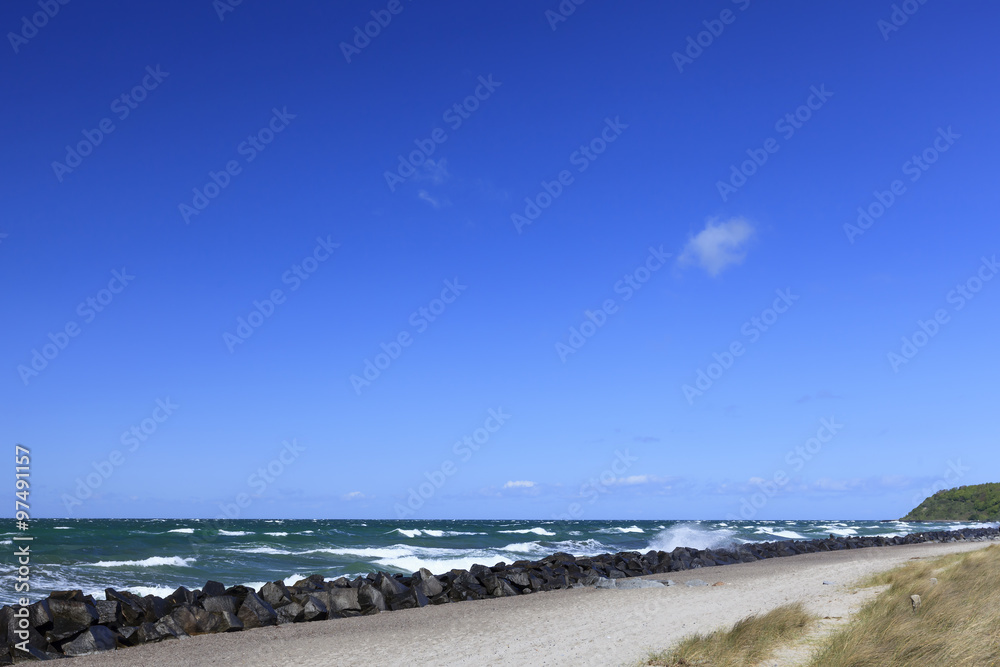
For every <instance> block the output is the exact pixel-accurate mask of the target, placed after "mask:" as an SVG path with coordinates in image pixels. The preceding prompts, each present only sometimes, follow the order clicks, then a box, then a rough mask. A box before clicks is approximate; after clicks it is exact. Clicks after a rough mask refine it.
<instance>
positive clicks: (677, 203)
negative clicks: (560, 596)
mask: <svg viewBox="0 0 1000 667" xmlns="http://www.w3.org/2000/svg"><path fill="white" fill-rule="evenodd" d="M56 4H57V3H54V2H53V3H49V4H46V3H45V2H44V1H43V2H42V3H38V2H27V1H22V0H18V2H13V3H7V4H6V5H5V6H4V8H3V10H2V12H0V26H2V27H3V30H4V32H5V33H6V34H7V42H8V46H7V47H4V48H6V49H7V51H6V53H5V54H4V55H3V56H2V57H0V58H2V68H3V69H2V79H3V82H4V87H5V90H6V99H7V104H5V105H3V109H2V111H0V114H2V116H3V119H4V121H5V122H4V125H5V127H7V128H8V132H7V133H6V139H5V145H4V149H5V158H6V159H5V160H4V178H3V183H4V186H5V187H4V188H3V210H4V215H3V218H2V221H0V234H3V236H2V237H0V278H2V280H3V284H4V285H5V294H6V295H7V304H6V308H5V318H4V326H3V327H2V329H0V330H2V333H0V336H2V340H3V346H2V354H3V364H2V367H3V368H4V369H5V371H4V378H5V379H3V380H2V381H0V397H2V408H0V431H2V432H3V433H4V434H5V438H6V440H7V441H8V443H14V442H19V443H21V444H23V445H25V446H27V447H28V448H29V449H30V450H31V453H32V471H31V474H32V477H31V479H32V484H33V486H32V491H33V495H32V502H33V505H32V510H33V512H34V515H35V516H38V517H41V516H52V517H206V518H208V517H215V516H218V515H220V513H221V511H222V508H225V507H230V508H231V507H233V506H234V504H236V503H237V499H239V500H240V504H239V509H238V510H235V512H236V513H238V515H239V516H241V517H265V518H272V517H287V518H292V517H316V518H353V517H372V518H377V517H383V518H398V517H405V518H416V519H420V518H536V517H537V518H552V517H556V516H571V517H572V518H581V519H599V518H660V519H692V518H694V519H696V518H721V517H733V516H738V515H739V514H740V512H741V508H742V511H743V512H744V514H743V516H744V517H745V518H874V519H882V518H893V517H897V516H901V515H902V514H903V513H905V512H906V511H907V510H909V509H910V508H911V506H913V505H914V504H915V501H919V500H920V499H922V497H923V496H924V495H926V493H925V492H926V491H927V490H929V489H932V488H942V487H946V486H947V487H950V486H954V485H957V484H972V483H978V482H986V481H996V475H995V473H994V471H995V470H996V469H997V464H998V463H1000V448H998V447H997V437H998V435H1000V427H998V426H997V423H996V420H995V419H994V418H993V417H992V415H993V414H994V412H995V406H996V404H997V400H998V398H1000V396H998V389H997V383H996V368H997V367H998V363H1000V352H998V349H997V346H996V342H995V341H996V331H997V323H998V320H997V312H998V304H1000V280H996V281H992V280H990V279H991V278H992V277H993V273H995V272H996V271H997V270H1000V269H997V268H995V266H994V264H993V262H994V261H995V260H994V258H995V257H996V254H997V253H998V252H1000V227H998V225H997V224H996V211H997V210H998V208H1000V206H998V204H1000V188H997V186H996V183H997V176H998V172H997V157H996V156H997V154H998V149H1000V136H998V133H1000V126H998V125H997V123H996V119H995V115H996V105H997V95H996V91H995V87H994V86H993V85H991V83H990V82H992V81H993V80H995V78H996V71H997V64H998V56H997V54H996V49H995V46H994V39H993V34H992V26H993V25H995V23H996V19H997V18H998V16H997V12H998V10H997V8H996V7H995V5H993V4H991V3H987V2H967V3H961V4H946V3H935V2H929V3H926V4H919V3H917V2H913V3H911V4H907V3H904V4H906V7H901V8H900V9H899V10H898V11H896V10H894V6H893V5H892V3H888V2H886V3H863V2H851V3H834V2H826V3H779V4H774V3H768V4H765V3H762V2H758V1H757V0H752V1H750V2H747V1H746V0H740V2H723V1H721V0H720V1H717V2H707V3H699V4H698V5H694V4H693V3H691V4H685V5H684V6H675V5H674V4H672V3H652V2H642V3H626V4H624V5H622V4H618V5H611V4H608V3H601V2H596V1H592V2H585V3H583V4H580V5H578V6H577V5H574V4H572V3H562V7H563V11H564V12H567V13H568V8H571V7H575V9H574V10H573V11H572V13H568V15H565V16H564V15H562V14H558V12H559V11H560V9H559V8H560V4H559V3H557V2H555V1H554V0H551V1H549V2H514V3H505V4H502V5H489V4H487V5H482V4H481V3H472V4H469V3H443V4H437V5H432V4H422V3H411V2H409V1H408V0H402V1H401V2H398V3H396V2H393V3H362V2H344V3H331V4H329V5H327V4H322V3H302V2H300V3H283V4H281V5H273V4H264V3H252V2H245V3H242V4H239V5H237V6H231V5H229V4H227V3H225V2H224V0H220V2H216V3H214V4H213V3H212V2H210V1H209V0H198V1H184V2H175V3H168V4H166V5H162V6H155V7H154V6H150V5H148V4H144V3H138V4H137V3H105V4H98V5H96V6H95V5H93V4H89V5H88V4H87V3H76V2H71V3H69V4H65V5H58V6H56ZM46 8H48V11H49V13H50V14H54V15H52V16H45V15H44V14H40V13H39V12H43V13H44V11H45V10H46ZM904 10H907V11H909V12H910V13H906V12H905V11H904ZM894 11H895V14H894ZM372 12H374V15H373V14H372ZM563 19H564V20H563ZM904 19H905V21H904ZM372 21H381V23H383V24H384V25H377V24H376V23H370V24H369V25H367V26H366V23H369V22H372ZM39 25H40V27H38V26H39ZM356 29H357V30H356ZM366 29H367V30H368V31H369V33H370V34H372V35H374V36H372V37H358V34H359V33H360V34H362V35H363V33H364V31H365V30H366ZM689 38H690V39H689ZM355 40H356V41H355ZM914 158H915V159H914ZM859 207H860V208H861V210H862V212H867V213H868V215H870V216H871V217H862V218H861V221H860V223H859V221H858V220H859ZM668 255H669V256H668ZM88 300H92V301H91V302H88ZM921 322H923V325H921V324H920V323H921ZM925 332H927V333H925ZM931 334H933V335H931ZM904 337H905V338H906V342H904ZM910 346H912V347H910ZM893 355H895V356H893ZM366 373H367V375H366ZM491 411H492V412H491ZM133 429H134V432H133ZM776 480H777V481H776ZM747 503H749V505H748V504H747Z"/></svg>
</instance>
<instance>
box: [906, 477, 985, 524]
mask: <svg viewBox="0 0 1000 667" xmlns="http://www.w3.org/2000/svg"><path fill="white" fill-rule="evenodd" d="M946 520H954V521H997V520H1000V484H976V485H973V486H960V487H958V488H957V489H948V490H946V491H938V492H937V493H935V494H934V495H933V496H931V497H930V498H928V499H927V500H925V501H924V502H922V503H920V505H918V506H917V507H916V508H914V509H913V510H911V511H910V513H909V514H907V515H906V516H904V517H903V518H902V521H946Z"/></svg>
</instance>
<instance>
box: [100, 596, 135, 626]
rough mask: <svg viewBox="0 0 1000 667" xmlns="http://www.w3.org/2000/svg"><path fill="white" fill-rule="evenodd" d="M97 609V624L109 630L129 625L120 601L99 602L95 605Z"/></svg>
mask: <svg viewBox="0 0 1000 667" xmlns="http://www.w3.org/2000/svg"><path fill="white" fill-rule="evenodd" d="M94 606H95V608H96V609H97V622H98V623H100V624H101V625H106V626H108V627H109V628H117V627H120V626H123V625H128V623H126V621H125V615H124V614H122V603H121V602H119V601H118V600H98V601H97V602H95V603H94Z"/></svg>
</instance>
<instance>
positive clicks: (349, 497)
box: [341, 491, 368, 500]
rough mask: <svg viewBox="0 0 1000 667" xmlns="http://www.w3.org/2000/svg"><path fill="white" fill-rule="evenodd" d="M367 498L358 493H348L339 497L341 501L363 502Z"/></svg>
mask: <svg viewBox="0 0 1000 667" xmlns="http://www.w3.org/2000/svg"><path fill="white" fill-rule="evenodd" d="M367 497H368V496H366V495H365V494H363V493H361V492H360V491H351V492H350V493H347V494H344V495H342V496H341V498H342V499H343V500H365V499H366V498H367Z"/></svg>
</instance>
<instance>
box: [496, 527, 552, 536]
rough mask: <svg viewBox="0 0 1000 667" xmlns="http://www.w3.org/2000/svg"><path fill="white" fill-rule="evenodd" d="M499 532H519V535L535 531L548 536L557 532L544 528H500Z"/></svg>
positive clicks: (537, 533)
mask: <svg viewBox="0 0 1000 667" xmlns="http://www.w3.org/2000/svg"><path fill="white" fill-rule="evenodd" d="M497 532H498V533H517V534H519V535H525V534H527V533H534V534H535V535H544V536H546V537H553V536H554V535H555V533H550V532H549V531H547V530H545V529H544V528H520V529H518V530H498V531H497Z"/></svg>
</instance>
